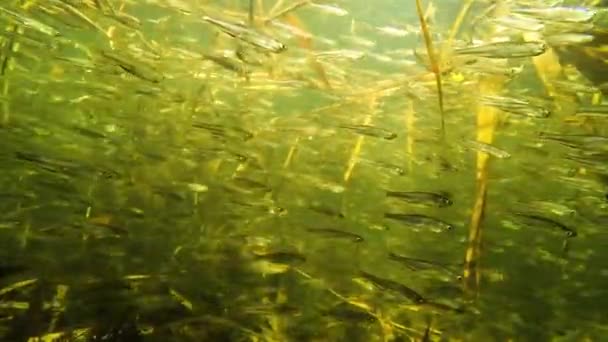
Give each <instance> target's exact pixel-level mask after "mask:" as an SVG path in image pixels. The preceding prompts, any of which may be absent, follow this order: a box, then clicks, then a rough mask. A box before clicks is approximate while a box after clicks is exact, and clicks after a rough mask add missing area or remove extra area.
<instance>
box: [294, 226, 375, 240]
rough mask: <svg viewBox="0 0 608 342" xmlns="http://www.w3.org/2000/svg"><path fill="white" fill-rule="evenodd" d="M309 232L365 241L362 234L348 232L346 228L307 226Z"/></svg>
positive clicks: (329, 236) (335, 237)
mask: <svg viewBox="0 0 608 342" xmlns="http://www.w3.org/2000/svg"><path fill="white" fill-rule="evenodd" d="M306 231H307V232H309V233H314V234H317V235H320V236H325V237H328V238H334V239H346V240H350V241H352V242H363V241H364V239H363V237H362V236H361V235H358V234H355V233H351V232H347V231H344V230H339V229H333V228H306Z"/></svg>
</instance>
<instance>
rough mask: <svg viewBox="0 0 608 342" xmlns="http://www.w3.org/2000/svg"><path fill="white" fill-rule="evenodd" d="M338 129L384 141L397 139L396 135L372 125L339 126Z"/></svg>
mask: <svg viewBox="0 0 608 342" xmlns="http://www.w3.org/2000/svg"><path fill="white" fill-rule="evenodd" d="M338 127H340V128H344V129H348V130H351V131H353V132H355V133H357V134H361V135H367V136H370V137H375V138H382V139H385V140H393V139H395V138H396V137H397V133H394V132H391V131H389V130H387V129H384V128H380V127H376V126H372V125H340V126H338Z"/></svg>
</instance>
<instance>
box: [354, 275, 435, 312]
mask: <svg viewBox="0 0 608 342" xmlns="http://www.w3.org/2000/svg"><path fill="white" fill-rule="evenodd" d="M359 274H360V275H361V277H363V278H364V279H366V280H368V281H369V282H371V283H372V284H374V286H376V287H377V288H379V289H381V290H386V291H392V292H394V293H397V294H399V295H402V296H404V297H405V298H407V299H409V300H411V301H412V302H414V303H417V304H422V303H426V299H425V298H424V297H423V296H422V295H420V294H419V293H418V292H416V291H415V290H413V289H411V288H409V287H407V286H405V285H403V284H401V283H398V282H396V281H394V280H390V279H384V278H380V277H378V276H375V275H373V274H370V273H367V272H364V271H360V272H359Z"/></svg>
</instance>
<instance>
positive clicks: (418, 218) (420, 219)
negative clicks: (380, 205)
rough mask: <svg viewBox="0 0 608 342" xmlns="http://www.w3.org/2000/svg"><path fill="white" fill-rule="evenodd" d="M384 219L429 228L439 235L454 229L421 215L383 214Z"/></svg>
mask: <svg viewBox="0 0 608 342" xmlns="http://www.w3.org/2000/svg"><path fill="white" fill-rule="evenodd" d="M384 218H387V219H391V220H395V221H399V222H401V223H404V224H405V225H408V226H413V227H419V228H429V229H430V230H431V231H432V232H435V233H441V232H444V231H450V230H452V229H454V226H453V225H452V224H450V223H448V222H445V221H442V220H440V219H437V218H434V217H430V216H426V215H421V214H398V213H384Z"/></svg>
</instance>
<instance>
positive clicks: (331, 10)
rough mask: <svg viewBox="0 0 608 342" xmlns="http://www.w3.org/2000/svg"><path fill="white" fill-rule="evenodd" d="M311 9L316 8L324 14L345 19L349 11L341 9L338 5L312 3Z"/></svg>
mask: <svg viewBox="0 0 608 342" xmlns="http://www.w3.org/2000/svg"><path fill="white" fill-rule="evenodd" d="M310 6H311V7H313V8H316V9H319V10H321V11H322V12H325V13H327V14H333V15H335V16H338V17H343V16H345V15H348V11H347V10H345V9H343V8H340V7H338V6H336V5H328V4H317V3H314V2H313V3H311V4H310Z"/></svg>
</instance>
